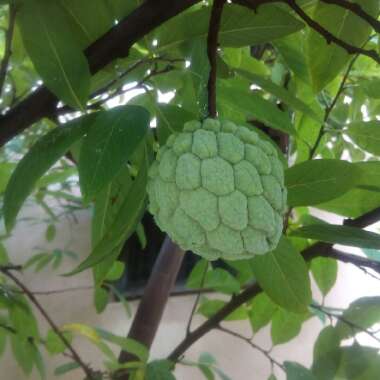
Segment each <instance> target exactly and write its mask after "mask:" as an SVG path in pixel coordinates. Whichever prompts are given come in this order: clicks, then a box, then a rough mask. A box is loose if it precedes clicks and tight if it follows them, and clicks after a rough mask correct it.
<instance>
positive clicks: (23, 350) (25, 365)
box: [11, 335, 34, 375]
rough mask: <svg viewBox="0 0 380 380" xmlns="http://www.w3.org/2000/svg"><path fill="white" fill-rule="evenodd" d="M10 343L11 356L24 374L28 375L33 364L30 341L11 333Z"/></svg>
mask: <svg viewBox="0 0 380 380" xmlns="http://www.w3.org/2000/svg"><path fill="white" fill-rule="evenodd" d="M11 344H12V352H13V356H14V358H15V359H16V361H17V364H18V365H19V366H20V367H21V369H22V370H23V372H24V373H25V374H26V375H29V374H30V373H31V372H32V369H33V365H34V360H33V359H34V357H33V345H32V343H30V342H29V341H28V340H25V339H20V337H19V336H17V335H12V336H11Z"/></svg>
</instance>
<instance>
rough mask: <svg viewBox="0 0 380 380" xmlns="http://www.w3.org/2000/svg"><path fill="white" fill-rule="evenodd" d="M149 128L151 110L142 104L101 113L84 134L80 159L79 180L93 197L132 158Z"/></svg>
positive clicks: (85, 193) (83, 189)
mask: <svg viewBox="0 0 380 380" xmlns="http://www.w3.org/2000/svg"><path fill="white" fill-rule="evenodd" d="M148 127H149V113H148V112H147V111H146V110H145V109H144V108H142V107H139V106H129V105H126V106H121V107H117V108H113V109H112V110H110V111H107V112H103V113H102V114H101V115H99V116H98V117H97V118H96V120H95V122H94V124H93V125H92V126H91V129H90V130H89V132H88V133H87V135H86V136H85V137H84V139H83V142H82V146H81V151H80V158H79V166H78V170H79V183H80V187H81V190H82V193H83V195H84V197H85V198H86V199H90V198H91V197H93V196H94V195H95V194H96V193H97V192H99V191H100V190H102V189H103V188H104V187H105V186H106V185H107V183H109V182H110V181H111V180H112V179H113V178H114V177H115V176H116V175H117V173H118V172H119V171H120V170H121V169H122V167H123V166H124V165H126V163H127V162H128V160H129V159H130V158H131V156H132V154H133V153H134V151H135V150H136V148H137V146H138V145H139V143H141V141H142V140H143V138H144V136H145V134H146V132H147V130H148Z"/></svg>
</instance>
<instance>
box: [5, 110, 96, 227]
mask: <svg viewBox="0 0 380 380" xmlns="http://www.w3.org/2000/svg"><path fill="white" fill-rule="evenodd" d="M96 116H97V114H96V113H94V114H90V115H86V116H83V117H81V118H80V119H76V120H73V121H72V122H69V123H67V124H65V126H63V127H59V128H55V129H53V130H52V131H51V132H49V133H48V134H46V135H45V136H43V137H42V138H40V139H39V140H38V141H37V143H36V144H34V145H33V146H32V148H31V149H30V150H29V151H28V153H27V154H26V155H25V156H24V157H23V158H22V160H21V161H20V162H19V163H18V165H17V167H16V169H15V170H14V172H13V174H12V176H11V178H10V180H9V183H8V186H7V189H6V191H5V195H4V219H5V225H6V227H7V230H8V231H10V230H11V229H12V227H13V226H14V224H15V221H16V217H17V214H18V212H19V211H20V208H21V206H22V204H23V203H24V201H25V199H26V198H27V197H28V195H30V193H31V192H32V191H33V189H34V187H35V185H36V183H37V181H38V180H39V178H40V177H41V176H42V175H43V174H44V173H46V172H47V171H48V170H49V169H50V168H51V167H52V166H53V165H54V164H55V163H56V162H57V161H58V159H59V158H61V157H62V156H63V155H64V154H65V153H66V152H67V151H68V150H69V149H70V147H71V146H72V145H73V144H74V142H76V141H77V140H79V139H80V138H81V137H82V136H83V135H84V134H85V133H86V131H87V129H88V127H89V126H90V124H91V123H92V121H93V120H94V119H95V118H96Z"/></svg>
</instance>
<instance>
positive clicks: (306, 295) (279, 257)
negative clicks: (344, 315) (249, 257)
mask: <svg viewBox="0 0 380 380" xmlns="http://www.w3.org/2000/svg"><path fill="white" fill-rule="evenodd" d="M252 269H253V271H254V273H255V277H256V279H257V281H258V282H259V284H260V286H261V287H262V288H263V289H264V291H265V292H266V293H267V294H268V296H269V297H270V298H271V299H272V300H273V301H274V302H275V303H277V304H278V305H280V306H282V307H283V308H285V309H288V310H290V311H294V312H300V313H302V312H305V311H306V309H307V306H308V305H309V303H310V301H311V291H310V279H309V276H308V272H307V267H306V264H305V262H304V260H303V258H302V256H301V255H300V254H299V252H297V250H296V249H295V248H294V247H293V246H292V244H291V243H290V242H289V241H288V240H287V239H286V238H285V237H282V239H281V240H280V243H279V245H278V247H277V248H276V249H275V250H274V251H272V252H269V253H267V254H265V255H262V256H255V257H254V258H253V265H252Z"/></svg>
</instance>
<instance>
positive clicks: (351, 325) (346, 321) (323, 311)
mask: <svg viewBox="0 0 380 380" xmlns="http://www.w3.org/2000/svg"><path fill="white" fill-rule="evenodd" d="M310 307H311V308H313V309H316V310H319V311H321V312H322V313H323V314H326V315H327V316H329V317H330V318H335V319H337V320H338V321H341V322H342V323H344V324H346V325H347V326H349V327H351V328H352V329H353V332H355V331H356V332H362V333H364V334H367V335H368V336H370V337H371V338H372V339H374V340H376V341H377V342H379V343H380V338H378V337H377V336H376V335H375V333H373V332H371V331H369V330H366V329H364V328H363V327H360V326H359V325H357V324H356V323H354V322H351V321H349V320H348V319H346V318H344V317H343V316H341V315H339V314H335V313H332V312H330V311H327V310H326V309H325V308H324V307H322V306H320V305H315V304H312V305H310Z"/></svg>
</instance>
